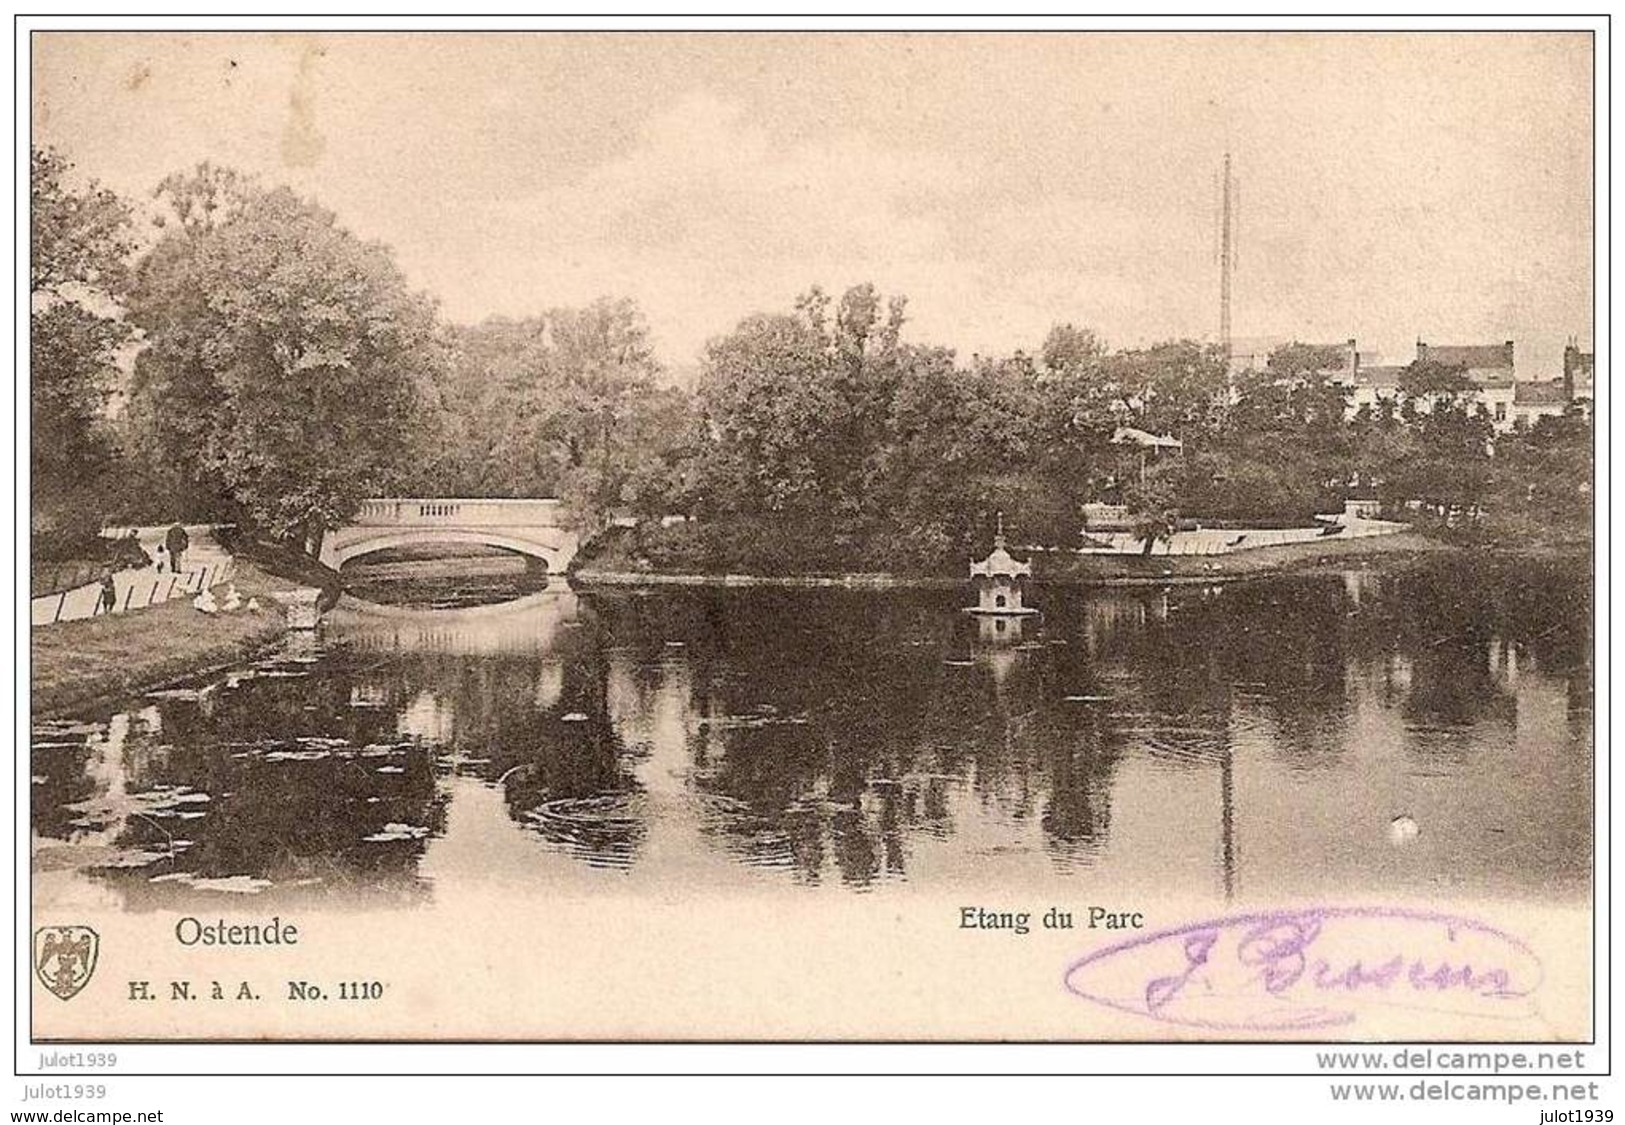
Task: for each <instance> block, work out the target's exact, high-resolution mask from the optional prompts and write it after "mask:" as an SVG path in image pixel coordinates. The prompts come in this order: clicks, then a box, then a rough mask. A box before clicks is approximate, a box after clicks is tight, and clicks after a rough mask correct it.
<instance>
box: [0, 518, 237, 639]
mask: <svg viewBox="0 0 1625 1125" xmlns="http://www.w3.org/2000/svg"><path fill="white" fill-rule="evenodd" d="M171 526H172V525H170V524H164V525H163V526H161V527H160V526H155V527H137V528H136V529H135V533H136V539H137V541H138V542H139V543H140V544H141V547H142V549H143V550H145V551H146V552H147V554H148V555H151V556H152V559H153V565H151V566H144V567H133V568H131V569H128V570H120V571H116V572H114V574H113V588H114V590H115V591H116V592H117V594H118V604H117V606H116V607H115V609H114V611H113V612H115V613H127V612H131V611H134V610H139V609H145V608H147V607H148V606H149V605H158V604H160V603H162V602H165V601H168V600H169V599H171V598H180V597H195V596H196V595H197V594H198V592H199V591H200V590H203V589H204V588H206V587H214V586H218V585H219V584H220V583H222V582H224V581H226V580H227V579H229V578H230V577H231V571H232V559H231V556H230V555H229V554H227V553H226V550H225V548H224V547H222V546H220V544H219V542H218V541H217V540H216V539H215V537H214V533H213V530H212V529H211V528H210V527H209V525H208V524H188V525H186V534H187V536H188V537H190V539H191V541H192V543H191V546H190V547H188V548H187V549H186V553H185V554H184V555H182V556H181V565H182V566H183V567H184V568H185V569H184V570H183V571H182V572H181V573H180V574H171V573H170V570H169V555H168V554H167V553H160V552H159V550H158V548H159V547H160V546H161V545H162V544H163V541H164V533H165V532H167V531H168V530H169V528H170V527H171ZM129 532H130V528H128V527H110V528H107V529H106V530H105V531H104V532H103V533H102V534H103V535H106V536H112V537H122V536H124V535H127V534H129ZM160 567H161V568H162V569H161V570H160V569H159V568H160ZM101 594H102V587H101V583H100V582H91V583H88V584H86V585H84V586H79V587H77V588H75V589H72V590H69V591H67V592H66V593H58V594H46V595H45V596H43V597H38V598H35V599H33V600H32V602H30V603H29V617H30V620H31V623H32V624H33V625H34V626H35V627H38V626H41V625H51V624H54V623H56V622H58V621H77V620H80V619H81V618H85V617H95V616H99V615H100V614H101V612H102V609H101Z"/></svg>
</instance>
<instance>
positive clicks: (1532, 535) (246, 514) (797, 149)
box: [17, 22, 1607, 1120]
mask: <svg viewBox="0 0 1625 1125" xmlns="http://www.w3.org/2000/svg"><path fill="white" fill-rule="evenodd" d="M1395 27H1396V29H1395V30H1380V29H1366V30H1299V31H1293V30H1274V31H1271V30H1227V31H1221V30H1210V31H1174V30H1167V31H1144V30H1140V31H1121V32H1119V31H1110V30H1037V29H1033V30H1019V29H1018V30H999V31H992V30H982V31H978V30H954V31H944V30H928V29H924V28H914V29H887V30H882V29H879V28H873V29H868V30H864V29H849V30H840V31H818V30H812V29H807V28H802V29H794V30H792V29H780V30H773V29H768V30H745V29H738V28H736V29H731V30H688V31H681V30H661V31H651V30H602V29H600V30H575V31H568V30H513V29H508V30H490V31H449V30H439V31H436V30H422V29H420V30H414V31H402V30H392V29H386V28H379V29H374V30H332V29H329V30H312V31H304V30H298V29H283V30H246V29H242V28H238V29H236V30H229V31H210V30H146V31H143V30H133V29H124V30H108V31H103V30H96V29H94V28H77V29H75V28H51V29H35V30H26V29H25V30H24V31H23V32H21V33H19V41H18V44H19V45H18V48H17V49H18V51H19V52H20V53H19V56H18V57H19V59H20V60H26V64H27V71H28V72H27V74H26V75H22V76H20V79H19V81H20V83H21V85H20V87H19V88H20V89H21V90H22V91H24V92H25V93H24V95H23V98H24V100H23V102H22V103H21V106H20V108H19V110H18V113H19V116H20V119H21V120H23V121H24V122H25V123H26V124H27V125H28V127H29V128H28V136H27V137H26V139H24V138H21V137H20V138H19V141H18V146H17V147H18V148H19V150H20V148H21V147H22V145H23V144H25V143H26V145H27V147H28V159H29V175H28V181H27V182H28V193H27V199H26V200H25V201H20V202H19V207H21V208H25V209H26V222H27V229H28V234H29V238H28V242H27V250H26V252H24V251H22V250H21V248H20V247H21V228H20V227H19V255H21V254H24V253H26V257H27V264H28V279H29V285H30V289H29V293H28V298H27V302H26V309H27V312H28V338H27V355H28V366H27V386H28V392H29V395H30V400H29V403H28V406H27V408H26V409H27V416H28V421H27V445H28V457H29V460H28V462H27V469H26V476H27V481H26V484H21V483H20V484H19V487H20V489H22V494H21V495H20V496H19V500H18V504H19V506H20V508H21V507H26V510H27V512H28V515H29V523H28V528H27V543H28V550H29V554H28V559H27V566H28V579H29V592H28V595H29V620H28V623H27V650H26V653H27V658H28V672H27V676H28V681H27V685H26V687H27V694H26V696H23V695H21V694H20V695H19V707H21V706H25V704H23V702H22V700H23V699H26V700H27V703H26V707H27V708H28V720H27V723H28V734H29V745H28V747H27V753H26V755H22V754H21V752H19V756H25V757H26V759H27V762H26V771H27V776H26V782H27V790H26V796H24V795H19V798H18V800H19V805H18V815H19V817H20V818H22V819H24V820H25V821H26V824H27V826H28V830H27V833H26V841H27V848H28V852H27V855H26V856H25V857H23V858H22V859H21V861H20V863H21V865H22V866H24V867H25V868H26V887H25V888H23V891H22V892H21V893H23V894H24V895H25V896H26V898H25V900H24V901H25V903H26V909H27V913H28V918H27V921H26V923H25V925H20V926H19V929H20V930H24V929H26V932H23V933H21V934H20V936H19V938H18V940H19V941H20V942H21V943H23V944H22V945H21V946H20V947H19V949H20V952H19V956H18V960H19V961H22V962H27V964H28V969H29V971H30V972H31V974H32V975H31V978H30V979H29V980H28V982H27V985H26V988H27V993H26V995H24V996H23V997H22V1000H21V1002H22V1004H23V1006H24V1008H25V1009H26V1010H25V1012H24V1014H23V1016H22V1017H21V1018H23V1019H25V1020H26V1023H27V1029H28V1039H29V1042H30V1043H31V1044H32V1046H31V1047H25V1048H22V1050H23V1051H24V1054H25V1055H27V1056H28V1057H29V1058H31V1059H32V1058H35V1056H37V1059H38V1060H44V1061H42V1062H41V1065H46V1066H48V1065H50V1064H49V1062H48V1060H50V1059H51V1058H54V1057H58V1056H56V1055H55V1054H53V1052H58V1051H61V1050H65V1049H66V1047H65V1045H72V1044H87V1043H89V1044H96V1043H102V1044H106V1043H133V1044H148V1043H159V1044H163V1043H171V1042H173V1043H193V1044H195V1043H208V1044H227V1043H312V1042H316V1043H324V1044H326V1043H332V1044H341V1043H354V1044H360V1043H409V1044H417V1043H454V1042H455V1043H470V1042H472V1043H482V1044H484V1043H527V1044H553V1043H636V1044H643V1043H647V1044H659V1043H665V1044H670V1043H717V1044H724V1043H758V1042H759V1043H803V1044H852V1043H857V1044H879V1043H913V1044H938V1043H960V1044H994V1043H997V1044H1020V1043H1031V1044H1102V1043H1125V1044H1143V1045H1149V1046H1148V1048H1147V1049H1148V1050H1151V1049H1153V1048H1155V1049H1161V1048H1162V1047H1163V1046H1164V1045H1167V1044H1208V1043H1248V1044H1259V1043H1263V1044H1282V1043H1291V1044H1299V1045H1302V1044H1339V1045H1340V1044H1345V1043H1366V1044H1401V1043H1404V1044H1421V1045H1427V1044H1447V1043H1467V1044H1472V1043H1512V1044H1524V1045H1527V1046H1525V1047H1524V1048H1522V1049H1523V1050H1524V1051H1525V1052H1526V1054H1527V1057H1528V1059H1529V1060H1531V1061H1529V1062H1528V1063H1527V1064H1526V1065H1527V1066H1529V1067H1541V1068H1547V1069H1549V1068H1552V1067H1563V1066H1568V1065H1570V1064H1569V1063H1566V1062H1561V1061H1557V1060H1559V1059H1567V1058H1569V1057H1570V1055H1571V1054H1575V1052H1574V1051H1573V1050H1572V1048H1574V1047H1576V1046H1580V1045H1586V1044H1594V1043H1595V1042H1596V1040H1597V1037H1598V1034H1599V1031H1600V1030H1601V1025H1600V1024H1599V1020H1601V1019H1603V1018H1605V1015H1606V1013H1604V1014H1603V1015H1599V1011H1598V1002H1599V993H1598V985H1597V981H1598V979H1599V971H1600V970H1599V966H1598V964H1597V956H1598V952H1597V946H1596V940H1597V938H1596V926H1597V922H1598V917H1599V914H1598V911H1599V908H1598V905H1597V891H1598V869H1597V864H1596V846H1597V841H1598V840H1599V838H1602V839H1606V836H1607V824H1606V820H1605V819H1603V820H1602V821H1601V822H1599V818H1606V816H1607V806H1606V804H1605V803H1603V804H1599V800H1598V795H1597V789H1598V778H1597V755H1596V752H1597V749H1598V747H1597V744H1596V734H1595V729H1596V724H1595V722H1594V698H1595V689H1596V685H1595V684H1594V673H1595V668H1596V660H1595V657H1594V654H1595V653H1596V651H1597V649H1596V644H1597V640H1598V638H1597V637H1596V636H1595V635H1594V632H1595V628H1594V620H1595V609H1596V606H1595V603H1594V596H1595V586H1594V582H1595V557H1596V556H1595V544H1596V536H1595V534H1594V526H1595V524H1594V510H1595V501H1596V495H1595V492H1596V488H1597V487H1599V485H1598V484H1597V480H1596V475H1595V472H1594V468H1595V464H1596V460H1595V457H1594V452H1595V450H1596V448H1597V443H1598V439H1599V430H1601V432H1602V437H1603V440H1606V422H1605V413H1604V412H1603V411H1600V410H1599V408H1598V404H1602V403H1606V399H1607V396H1606V394H1604V393H1602V390H1601V385H1602V383H1603V382H1605V381H1606V374H1605V373H1606V367H1607V361H1606V356H1604V357H1602V358H1603V363H1602V366H1601V368H1600V369H1599V367H1598V363H1597V360H1598V358H1599V357H1598V352H1599V350H1600V349H1599V346H1598V331H1599V328H1598V325H1597V323H1596V316H1595V315H1594V308H1595V307H1596V304H1597V300H1598V295H1597V292H1596V288H1595V286H1596V271H1597V251H1596V248H1595V238H1596V230H1595V224H1596V215H1597V210H1598V208H1599V206H1601V207H1603V208H1606V206H1607V200H1606V198H1604V199H1602V200H1601V201H1599V200H1598V198H1597V197H1596V183H1595V179H1594V169H1595V168H1596V167H1597V160H1598V152H1597V145H1598V144H1599V140H1598V134H1597V131H1596V130H1597V126H1598V122H1597V121H1596V120H1595V119H1594V112H1595V106H1596V100H1595V99H1596V88H1597V87H1596V83H1597V77H1598V76H1597V74H1596V73H1594V71H1595V68H1596V66H1597V62H1596V57H1597V56H1596V48H1597V40H1596V37H1595V35H1594V34H1593V33H1592V32H1590V31H1585V30H1522V31H1513V30H1503V31H1482V30H1414V29H1413V30H1406V29H1404V26H1403V24H1402V23H1398V22H1396V25H1395ZM20 159H21V156H20V153H19V160H20ZM17 177H18V182H19V184H20V182H21V171H20V169H18V170H17ZM18 190H19V193H20V192H21V188H20V187H19V189H18ZM18 303H19V304H22V300H21V298H20V297H19V299H18ZM1604 331H1605V329H1604ZM19 333H20V329H19ZM1603 342H1604V344H1605V343H1606V339H1605V338H1604V341H1603ZM19 381H21V380H19ZM20 393H21V392H19V395H20ZM18 457H19V460H20V457H21V454H20V452H19V454H18ZM22 472H23V470H21V469H19V482H21V481H22V480H23V477H22ZM20 519H21V517H20V515H19V517H18V520H19V522H20ZM19 553H20V547H19ZM21 629H22V627H21V626H19V632H21ZM20 768H21V767H20ZM24 802H25V803H24ZM1602 999H1604V1000H1605V999H1606V997H1602ZM1305 1057H1306V1058H1308V1057H1309V1056H1308V1055H1307V1053H1306V1054H1305ZM1339 1057H1341V1056H1339ZM1598 1057H1599V1058H1600V1056H1598ZM1323 1065H1341V1064H1323ZM1446 1065H1448V1064H1446ZM40 1096H41V1097H44V1096H45V1095H44V1094H41V1095H40ZM1501 1108H1503V1109H1504V1108H1506V1107H1501ZM1545 1108H1546V1110H1548V1111H1550V1109H1551V1107H1550V1106H1547V1107H1545ZM1517 1112H1520V1113H1524V1114H1526V1116H1525V1117H1523V1118H1519V1119H1523V1120H1528V1119H1532V1118H1533V1115H1534V1113H1535V1107H1533V1106H1521V1107H1519V1108H1518V1110H1517ZM1508 1119H1509V1120H1510V1119H1512V1118H1511V1117H1509V1118H1508ZM335 1120H336V1118H335ZM1553 1120H1561V1118H1555V1119H1553ZM1588 1120H1603V1119H1602V1118H1590V1119H1588Z"/></svg>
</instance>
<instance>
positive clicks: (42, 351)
mask: <svg viewBox="0 0 1625 1125" xmlns="http://www.w3.org/2000/svg"><path fill="white" fill-rule="evenodd" d="M29 188H30V197H31V198H30V203H31V208H30V220H31V221H30V224H29V235H30V237H29V249H30V258H29V318H28V319H29V324H28V328H29V333H28V334H29V344H30V351H31V370H30V372H29V375H30V379H29V398H30V405H31V411H30V413H31V416H32V443H31V446H30V458H29V463H30V469H31V472H32V477H33V485H32V487H33V501H34V502H33V518H32V527H33V531H34V537H35V540H36V543H35V545H36V548H37V549H40V550H43V551H44V552H45V553H47V554H49V553H52V552H55V551H62V550H69V549H71V548H72V547H73V546H75V545H76V541H78V540H81V539H83V538H86V537H88V536H92V535H94V534H95V533H96V532H97V531H99V530H100V526H101V519H102V516H103V514H104V512H105V509H106V506H107V504H106V495H105V485H106V477H107V471H108V469H109V467H110V465H111V463H112V458H113V449H112V445H111V442H110V440H109V435H108V432H107V426H106V424H105V421H104V416H103V412H104V407H105V405H106V401H107V397H108V395H109V394H110V393H111V391H112V388H113V382H114V377H115V375H116V374H117V357H118V353H119V350H120V348H122V347H123V346H124V345H125V344H126V343H128V341H129V338H130V330H129V327H128V326H127V325H126V324H125V323H124V321H123V319H122V316H121V314H120V309H119V306H118V303H119V301H120V300H121V299H122V298H123V296H124V293H125V286H126V282H127V279H128V271H127V268H126V258H127V257H128V255H129V253H130V251H131V249H132V241H131V226H130V209H129V206H128V204H126V203H125V202H124V201H123V200H121V199H120V198H119V197H118V196H116V195H114V194H113V193H112V192H110V191H108V190H107V189H105V188H102V187H100V186H98V185H97V184H95V183H88V184H83V185H79V186H75V185H74V184H73V183H72V166H71V165H70V164H69V163H68V162H67V161H66V160H65V159H64V158H63V157H62V156H61V155H60V154H58V153H56V152H55V151H53V150H51V149H34V150H33V151H32V153H31V154H30V161H29Z"/></svg>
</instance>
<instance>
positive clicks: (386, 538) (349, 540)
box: [322, 527, 574, 574]
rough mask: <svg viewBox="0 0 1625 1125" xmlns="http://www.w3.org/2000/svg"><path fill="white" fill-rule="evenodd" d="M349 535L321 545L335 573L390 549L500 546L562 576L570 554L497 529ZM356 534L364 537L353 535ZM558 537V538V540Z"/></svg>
mask: <svg viewBox="0 0 1625 1125" xmlns="http://www.w3.org/2000/svg"><path fill="white" fill-rule="evenodd" d="M347 530H349V531H350V532H351V534H349V535H340V536H336V537H330V538H332V539H334V541H333V542H331V543H330V544H329V543H324V544H323V546H322V561H323V562H324V563H326V564H327V565H328V566H330V567H332V568H333V569H334V570H338V569H340V568H341V567H343V566H344V564H345V563H347V562H349V561H350V560H351V559H355V558H360V557H361V556H362V555H370V554H372V553H373V552H375V551H387V550H389V549H391V548H393V547H422V546H435V545H442V544H443V545H446V546H453V545H455V546H476V547H500V548H502V549H503V550H507V551H514V552H516V553H517V554H521V555H526V556H528V557H530V558H533V559H540V560H541V561H542V562H544V563H546V564H547V569H548V570H549V571H550V572H551V573H554V574H562V573H563V572H564V568H565V567H566V566H567V565H569V561H570V557H571V556H572V555H573V554H574V552H573V551H572V550H570V549H569V547H568V545H566V544H564V543H562V542H553V543H549V542H546V541H544V540H543V539H542V537H541V536H530V535H523V534H517V535H516V534H510V533H504V532H503V531H502V530H500V529H497V528H475V527H397V528H388V529H384V528H351V529H347ZM356 532H365V533H368V534H361V535H357V534H355V533H356ZM561 538H562V537H561Z"/></svg>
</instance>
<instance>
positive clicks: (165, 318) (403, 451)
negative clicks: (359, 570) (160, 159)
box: [130, 166, 440, 544]
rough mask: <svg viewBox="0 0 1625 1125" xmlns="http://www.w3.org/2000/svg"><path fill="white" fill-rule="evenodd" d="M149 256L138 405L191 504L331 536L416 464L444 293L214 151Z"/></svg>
mask: <svg viewBox="0 0 1625 1125" xmlns="http://www.w3.org/2000/svg"><path fill="white" fill-rule="evenodd" d="M159 196H160V198H161V199H162V200H163V201H165V202H166V203H168V205H169V206H170V208H171V210H172V212H173V214H174V216H175V218H176V219H177V220H178V221H177V222H175V223H173V224H171V225H169V226H168V228H167V229H166V230H165V233H164V234H163V236H162V238H161V239H160V240H159V242H158V244H157V245H156V246H155V247H154V248H153V250H152V252H151V253H150V254H149V255H148V256H147V257H146V258H145V259H144V260H143V261H142V263H141V266H140V268H139V270H138V271H137V274H136V277H135V282H134V285H133V287H132V290H131V294H130V319H131V320H132V322H134V323H135V324H136V325H137V326H138V327H139V328H140V329H141V330H142V331H143V333H144V334H145V335H146V338H147V347H146V348H145V350H144V351H143V352H142V353H141V355H140V357H139V359H138V360H137V363H136V369H135V380H134V384H133V390H132V406H131V410H132V417H133V420H134V422H135V424H136V430H137V432H138V433H139V434H140V436H141V439H142V441H143V444H144V447H145V450H146V452H147V453H148V455H149V456H151V457H152V458H154V459H155V460H156V461H157V462H158V463H159V464H161V465H163V466H165V467H166V468H167V469H168V470H169V472H170V483H171V486H172V487H173V489H174V492H175V494H176V495H177V496H178V497H179V499H180V507H181V508H182V509H183V510H185V511H187V512H191V513H198V514H215V515H228V514H229V515H234V516H237V517H239V518H242V519H244V520H245V521H247V522H248V523H250V524H252V525H253V526H255V527H256V528H258V529H260V530H261V531H262V532H264V533H266V534H268V535H269V536H271V537H273V538H276V539H281V540H290V541H304V542H307V543H311V544H314V543H316V542H319V540H320V536H321V533H322V531H323V530H324V529H325V528H327V527H330V526H333V525H335V524H338V523H340V522H342V521H343V520H345V519H347V518H349V517H350V516H351V515H353V514H354V512H355V510H356V508H357V507H358V505H359V503H360V501H361V500H362V499H364V498H365V497H367V496H371V495H378V494H380V493H387V492H388V491H389V490H390V488H391V486H392V485H393V483H394V482H395V481H396V480H398V479H399V477H400V476H401V474H402V472H403V470H404V469H405V468H406V466H407V465H408V464H409V463H410V461H411V458H412V453H413V447H412V440H411V434H412V430H413V428H414V425H415V423H416V422H417V421H418V419H419V417H420V410H421V407H422V402H423V397H422V396H423V393H424V391H425V390H426V388H427V387H428V385H429V382H430V379H431V376H432V372H433V370H434V368H435V366H436V365H437V364H438V363H439V362H440V355H439V349H438V341H437V337H436V328H435V320H434V309H433V305H432V304H431V303H430V302H429V301H428V300H427V299H426V298H424V297H422V296H420V295H418V294H416V293H413V292H412V291H411V290H410V289H409V288H408V286H407V284H406V281H405V279H404V278H403V277H402V275H401V273H400V271H399V270H398V269H397V268H396V266H395V264H394V261H393V259H392V258H391V256H390V254H389V251H388V250H387V249H386V248H385V247H383V246H381V245H379V244H377V243H370V242H364V241H362V240H360V239H358V238H356V237H355V236H354V235H352V234H350V233H349V232H348V231H346V230H344V229H343V228H342V227H340V226H339V225H338V223H337V222H336V220H335V218H334V216H333V215H332V214H331V213H330V212H328V211H326V210H324V209H322V208H321V207H319V206H317V205H315V204H313V203H311V202H309V201H307V200H304V199H301V198H299V197H298V196H296V195H294V194H293V193H292V192H291V191H288V190H287V189H285V188H278V189H271V190H266V189H262V188H260V187H259V186H257V185H255V184H253V183H251V182H249V181H245V180H243V179H242V178H240V177H237V176H235V175H230V174H224V173H221V172H219V171H218V170H216V169H212V168H209V167H208V166H204V167H201V168H199V169H198V170H197V171H196V172H195V173H194V174H192V175H190V176H186V177H179V178H176V177H172V178H170V179H169V180H166V181H165V182H164V184H163V185H162V186H161V187H160V189H159Z"/></svg>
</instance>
